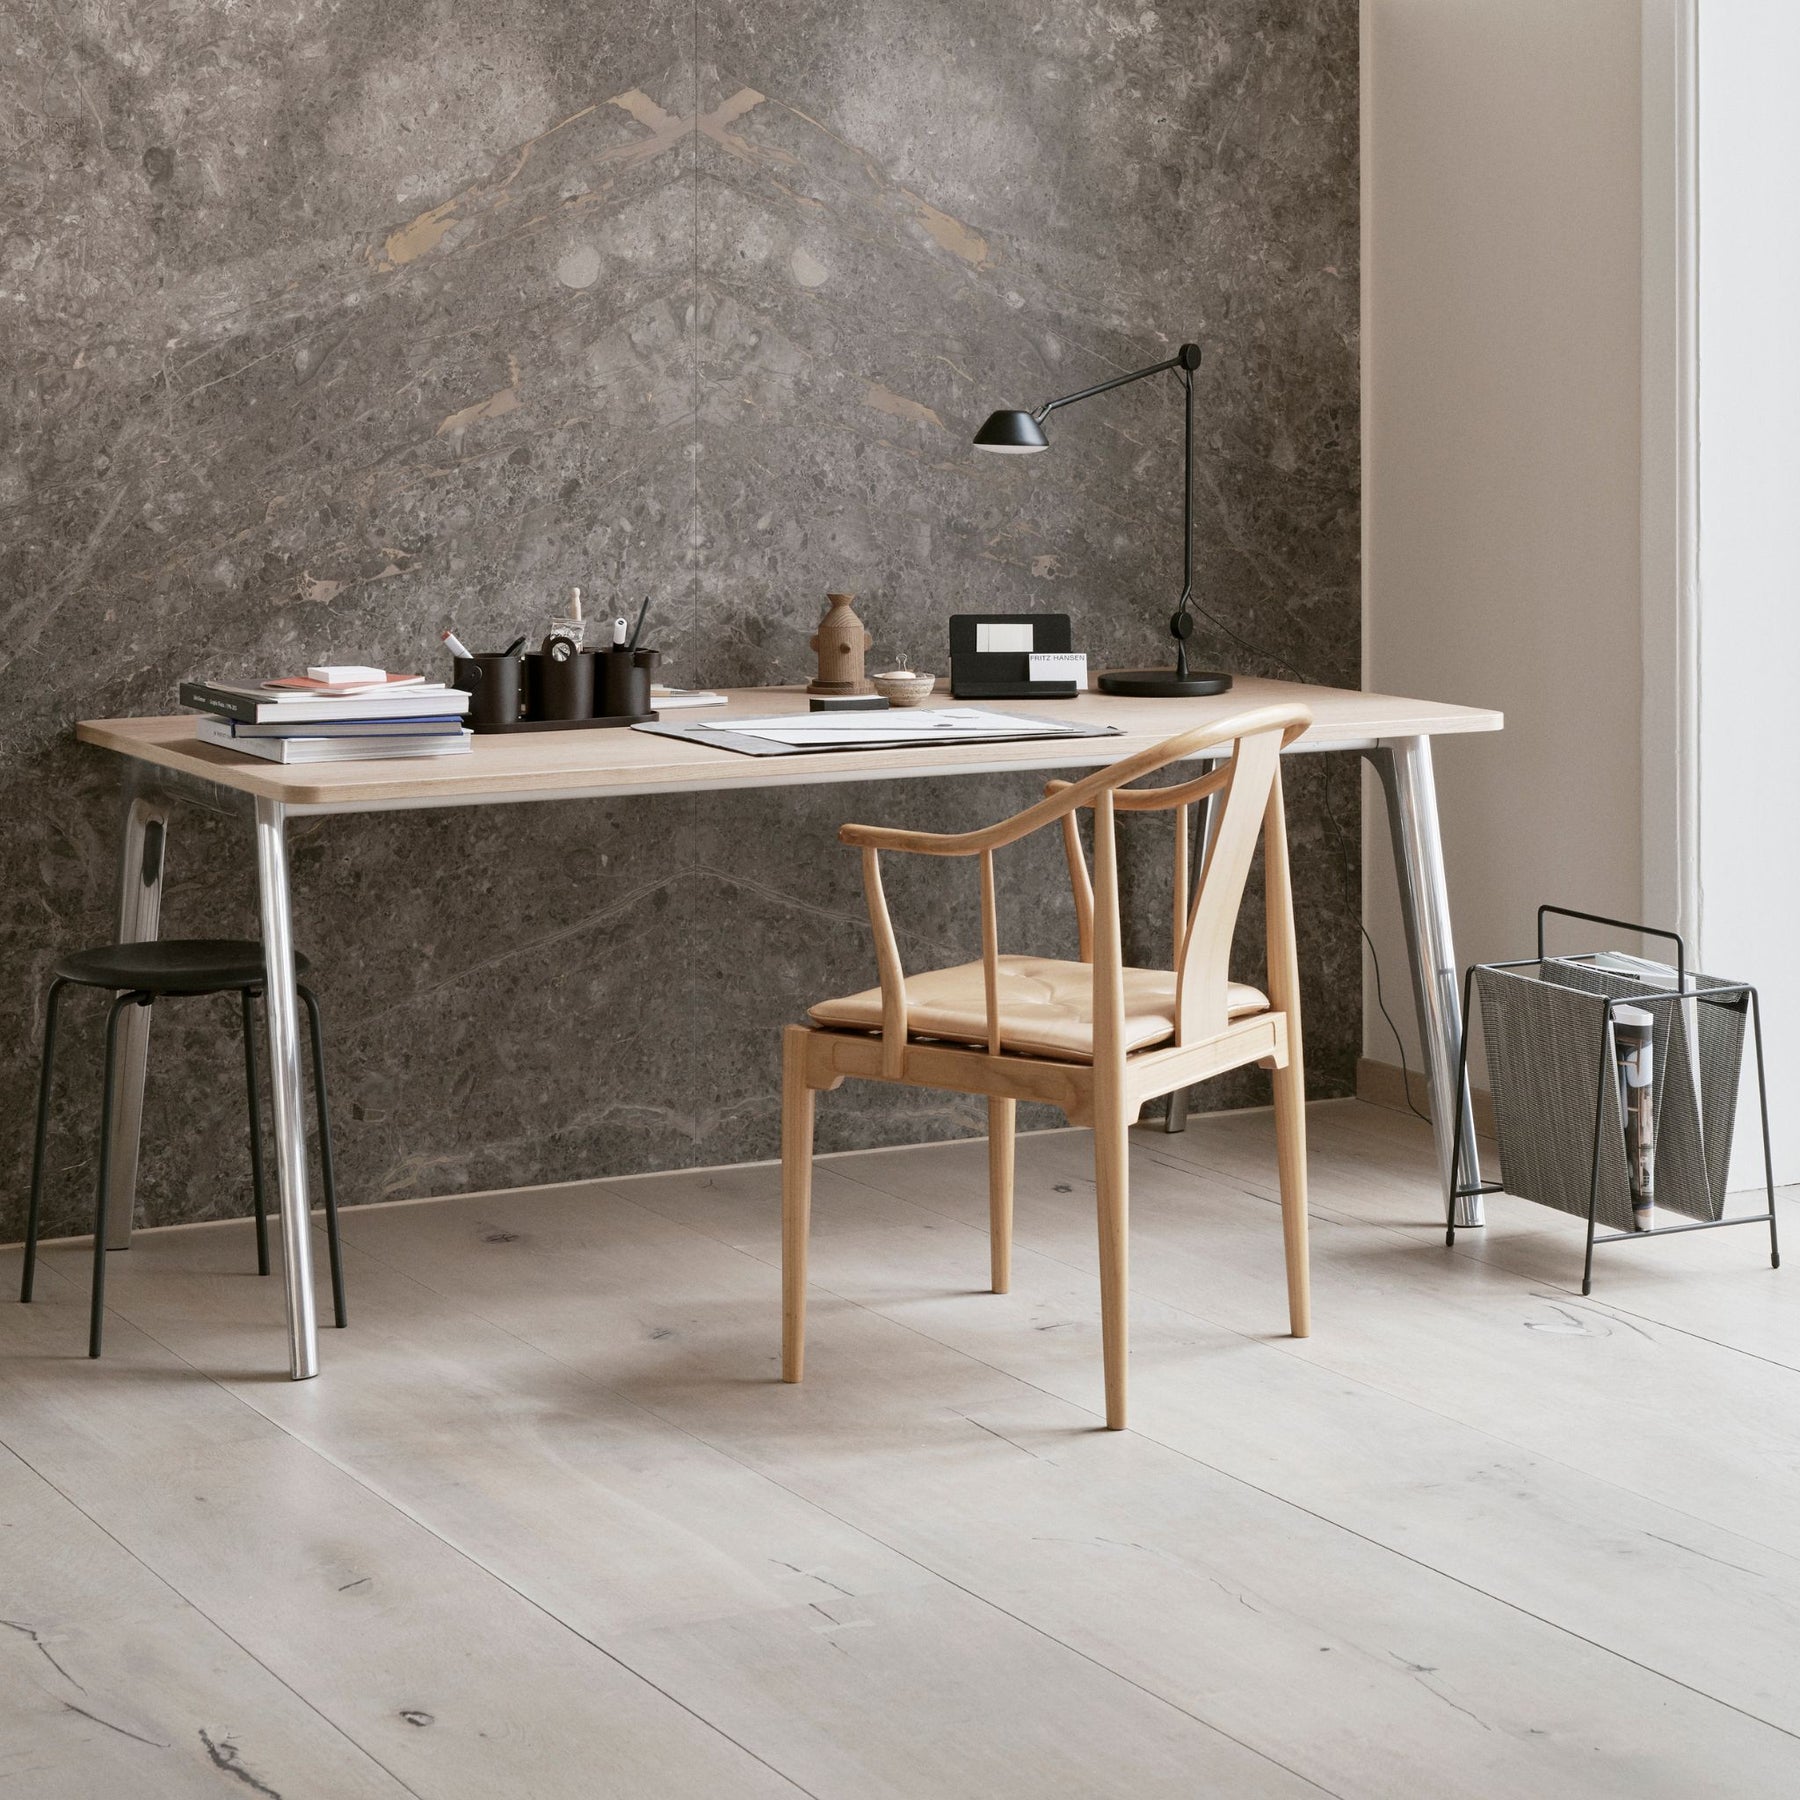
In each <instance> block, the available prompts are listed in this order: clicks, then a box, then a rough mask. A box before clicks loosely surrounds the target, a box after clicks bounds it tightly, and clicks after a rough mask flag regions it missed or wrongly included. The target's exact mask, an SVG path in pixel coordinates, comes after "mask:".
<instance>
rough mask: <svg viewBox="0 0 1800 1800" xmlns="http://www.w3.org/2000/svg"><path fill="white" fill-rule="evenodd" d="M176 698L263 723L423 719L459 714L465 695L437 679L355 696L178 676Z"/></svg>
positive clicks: (464, 708) (221, 716)
mask: <svg viewBox="0 0 1800 1800" xmlns="http://www.w3.org/2000/svg"><path fill="white" fill-rule="evenodd" d="M179 698H180V700H181V704H182V705H183V706H185V707H188V708H190V709H191V710H192V711H194V712H201V713H210V714H212V716H213V717H214V718H219V719H236V720H237V721H239V723H241V724H244V725H266V724H270V723H272V722H273V721H275V720H277V719H281V720H294V719H338V720H345V719H427V718H433V717H435V716H437V715H439V714H442V713H458V714H460V713H465V712H467V711H468V710H469V696H468V695H467V694H466V693H464V692H463V691H462V689H461V688H452V687H445V686H444V685H443V684H442V683H441V682H428V683H421V684H419V685H416V686H411V687H408V688H406V689H404V690H403V691H401V692H398V693H392V694H374V695H369V696H365V697H363V698H361V699H357V698H336V697H333V696H329V695H309V694H304V693H294V692H292V691H291V690H290V691H289V693H287V694H286V695H284V694H282V693H281V692H279V691H278V690H274V689H271V688H270V687H269V686H268V685H267V683H265V682H260V681H247V682H235V681H184V682H183V683H182V684H181V688H180V694H179Z"/></svg>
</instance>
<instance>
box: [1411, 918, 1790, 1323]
mask: <svg viewBox="0 0 1800 1800" xmlns="http://www.w3.org/2000/svg"><path fill="white" fill-rule="evenodd" d="M1552 914H1554V915H1556V916H1557V917H1559V918H1564V919H1580V920H1584V921H1586V922H1587V923H1589V924H1594V925H1604V926H1607V927H1609V928H1611V929H1614V930H1618V931H1627V932H1637V933H1639V934H1641V935H1642V936H1645V937H1655V938H1666V939H1668V940H1669V941H1671V942H1672V943H1673V944H1674V945H1675V957H1676V962H1675V985H1674V986H1673V987H1668V986H1665V985H1659V984H1657V983H1656V982H1654V981H1649V980H1640V979H1637V978H1635V977H1633V976H1632V975H1630V974H1626V973H1621V972H1619V971H1618V970H1615V969H1609V968H1605V967H1602V966H1596V963H1595V961H1594V957H1595V953H1594V952H1585V953H1582V954H1579V955H1572V956H1557V957H1551V956H1546V955H1545V953H1544V920H1545V918H1546V917H1547V916H1549V915H1552ZM1476 999H1479V1001H1480V1003H1481V1020H1482V1034H1483V1040H1484V1042H1485V1044H1486V1046H1487V1057H1488V1082H1489V1086H1490V1088H1491V1090H1492V1093H1493V1097H1494V1120H1495V1125H1496V1127H1497V1129H1498V1133H1499V1138H1500V1168H1501V1176H1502V1178H1501V1179H1500V1180H1499V1181H1485V1182H1482V1183H1480V1184H1478V1185H1476V1186H1473V1187H1454V1186H1453V1187H1452V1191H1451V1194H1450V1196H1449V1206H1448V1216H1447V1218H1446V1228H1445V1236H1444V1241H1445V1243H1446V1244H1454V1243H1455V1242H1456V1223H1455V1202H1456V1200H1458V1199H1461V1198H1466V1197H1468V1196H1469V1195H1471V1194H1478V1193H1479V1194H1489V1193H1497V1192H1501V1191H1504V1192H1506V1193H1509V1194H1516V1195H1517V1196H1519V1197H1520V1198H1521V1199H1525V1200H1534V1201H1536V1202H1537V1203H1538V1204H1539V1205H1542V1206H1553V1207H1555V1208H1557V1209H1558V1210H1559V1211H1561V1212H1566V1213H1573V1214H1574V1215H1575V1216H1576V1217H1578V1218H1585V1219H1586V1220H1587V1253H1586V1259H1585V1261H1584V1262H1583V1265H1582V1271H1581V1291H1582V1292H1583V1293H1584V1294H1586V1293H1588V1292H1589V1291H1590V1290H1591V1289H1592V1287H1593V1275H1594V1246H1595V1244H1613V1243H1621V1242H1623V1241H1625V1240H1626V1239H1639V1238H1651V1237H1668V1236H1670V1235H1672V1234H1673V1233H1675V1232H1682V1231H1708V1230H1711V1229H1713V1228H1715V1227H1717V1226H1721V1225H1754V1224H1760V1223H1764V1222H1766V1223H1767V1225H1768V1227H1769V1261H1770V1264H1771V1266H1773V1267H1775V1268H1779V1267H1780V1266H1781V1250H1780V1244H1779V1242H1778V1240H1777V1238H1776V1235H1775V1175H1774V1165H1773V1159H1772V1158H1771V1156H1770V1152H1769V1097H1768V1091H1767V1088H1766V1086H1765V1084H1764V1080H1763V1052H1762V1012H1761V1007H1760V1005H1759V1003H1758V1000H1757V994H1756V989H1755V988H1753V987H1751V986H1749V985H1748V984H1747V983H1745V982H1741V981H1719V980H1716V979H1714V978H1713V977H1712V976H1710V975H1698V974H1694V973H1692V972H1691V971H1690V970H1689V969H1688V966H1687V946H1686V945H1685V944H1684V943H1683V942H1682V940H1681V939H1680V938H1679V937H1678V936H1676V934H1675V933H1674V932H1672V931H1658V930H1655V929H1654V928H1652V927H1650V926H1646V925H1634V924H1631V923H1629V922H1628V921H1626V920H1623V919H1608V918H1603V917H1601V916H1600V915H1599V914H1597V913H1583V912H1571V911H1570V910H1568V908H1566V907H1561V906H1540V907H1539V908H1538V915H1537V955H1536V956H1535V957H1532V958H1529V959H1527V960H1524V961H1520V962H1504V963H1477V964H1475V965H1473V966H1472V967H1471V968H1470V969H1469V971H1468V974H1467V976H1466V977H1465V978H1464V981H1463V1029H1462V1048H1461V1052H1460V1055H1459V1059H1458V1079H1459V1080H1461V1079H1463V1078H1465V1077H1466V1076H1467V1073H1468V1064H1469V1033H1470V1030H1471V1029H1472V1021H1473V1016H1474V1015H1473V1011H1472V1006H1473V1002H1474V1001H1475V1000H1476ZM1621 1006H1630V1007H1640V1008H1642V1009H1643V1010H1644V1011H1645V1012H1647V1013H1649V1014H1650V1015H1651V1017H1652V1019H1653V1020H1654V1027H1653V1045H1654V1065H1653V1077H1652V1089H1651V1091H1652V1096H1653V1109H1654V1113H1653V1116H1654V1119H1655V1182H1654V1202H1655V1211H1656V1213H1658V1214H1660V1213H1664V1212H1671V1213H1675V1214H1678V1215H1680V1216H1681V1217H1682V1219H1683V1220H1684V1223H1682V1224H1679V1225H1660V1224H1653V1225H1652V1226H1651V1227H1650V1228H1648V1229H1634V1227H1633V1216H1632V1205H1631V1184H1630V1179H1629V1176H1628V1173H1627V1169H1626V1155H1625V1133H1624V1119H1623V1114H1622V1111H1621V1106H1620V1098H1619V1080H1618V1064H1617V1049H1616V1044H1615V1039H1614V1026H1615V1014H1616V1011H1617V1009H1618V1008H1619V1007H1621ZM1746 1021H1748V1027H1749V1033H1750V1035H1751V1037H1752V1038H1753V1039H1754V1042H1755V1046H1756V1095H1757V1101H1758V1104H1759V1106H1760V1108H1761V1116H1762V1150H1763V1180H1764V1187H1765V1190H1766V1192H1767V1195H1768V1210H1767V1211H1766V1212H1760V1213H1747V1214H1743V1215H1741V1216H1738V1217H1735V1218H1730V1219H1727V1218H1725V1217H1724V1216H1723V1214H1724V1210H1725V1184H1726V1179H1727V1176H1728V1174H1729V1171H1730V1165H1731V1139H1732V1133H1733V1129H1734V1127H1735V1124H1736V1120H1737V1106H1738V1081H1739V1076H1740V1074H1741V1072H1742V1069H1743V1057H1744V1038H1745V1027H1746ZM1462 1131H1463V1123H1462V1118H1461V1116H1460V1115H1459V1117H1458V1119H1457V1122H1456V1130H1455V1155H1454V1156H1453V1157H1452V1159H1451V1163H1450V1167H1451V1168H1452V1169H1456V1168H1458V1167H1460V1163H1459V1161H1458V1160H1457V1158H1459V1157H1460V1156H1461V1153H1462V1142H1461V1140H1462ZM1599 1227H1607V1228H1608V1229H1605V1230H1599V1229H1597V1228H1599Z"/></svg>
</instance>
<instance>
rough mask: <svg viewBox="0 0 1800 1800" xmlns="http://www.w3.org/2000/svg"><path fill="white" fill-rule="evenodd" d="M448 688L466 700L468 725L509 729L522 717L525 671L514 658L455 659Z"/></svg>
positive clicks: (452, 662) (472, 657) (466, 657)
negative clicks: (501, 726) (460, 690)
mask: <svg viewBox="0 0 1800 1800" xmlns="http://www.w3.org/2000/svg"><path fill="white" fill-rule="evenodd" d="M450 680H451V684H452V685H453V686H455V687H459V688H461V689H462V690H463V692H464V693H465V694H467V695H468V696H469V723H470V724H471V725H511V724H513V723H514V722H515V721H516V720H518V719H520V718H523V717H524V714H525V670H524V665H523V664H522V663H521V661H520V659H519V658H518V657H516V656H503V655H498V654H495V655H491V656H457V657H453V658H452V659H451V676H450Z"/></svg>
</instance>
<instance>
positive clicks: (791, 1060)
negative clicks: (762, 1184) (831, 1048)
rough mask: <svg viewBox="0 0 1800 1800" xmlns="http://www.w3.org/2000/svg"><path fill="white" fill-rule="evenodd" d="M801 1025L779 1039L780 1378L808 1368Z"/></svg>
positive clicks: (808, 1185)
mask: <svg viewBox="0 0 1800 1800" xmlns="http://www.w3.org/2000/svg"><path fill="white" fill-rule="evenodd" d="M809 1035H810V1034H809V1033H808V1031H807V1029H806V1027H805V1026H804V1025H790V1026H789V1027H788V1028H787V1031H786V1032H785V1033H784V1034H783V1036H782V1040H781V1379H782V1380H783V1381H798V1380H799V1379H800V1378H801V1376H802V1375H803V1374H804V1373H805V1368H806V1240H807V1233H808V1230H809V1228H810V1226H811V1224H812V1157H813V1108H814V1097H813V1090H812V1089H811V1088H810V1087H808V1086H807V1082H806V1044H807V1039H808V1037H809Z"/></svg>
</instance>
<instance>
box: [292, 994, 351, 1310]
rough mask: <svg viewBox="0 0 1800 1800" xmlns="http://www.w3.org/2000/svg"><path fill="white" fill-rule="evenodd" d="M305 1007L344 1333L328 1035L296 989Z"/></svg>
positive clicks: (315, 1009)
mask: <svg viewBox="0 0 1800 1800" xmlns="http://www.w3.org/2000/svg"><path fill="white" fill-rule="evenodd" d="M296 991H297V992H298V994H299V996H300V998H301V1000H302V1001H303V1002H304V1003H305V1006H306V1022H307V1029H308V1031H309V1032H310V1034H311V1037H312V1067H313V1104H314V1105H315V1106H316V1107H317V1108H318V1111H319V1173H320V1175H321V1177H322V1178H323V1179H322V1182H321V1185H322V1186H323V1187H324V1189H325V1247H326V1249H327V1251H328V1252H329V1253H330V1256H331V1312H332V1317H333V1318H334V1319H335V1320H336V1321H337V1328H338V1330H339V1331H342V1330H343V1329H344V1327H345V1326H346V1325H347V1324H348V1323H349V1322H350V1321H349V1314H348V1313H346V1312H345V1310H344V1258H343V1253H342V1251H341V1249H340V1248H339V1245H338V1203H337V1174H336V1172H335V1170H334V1169H333V1166H332V1161H331V1103H330V1101H329V1100H328V1099H327V1098H326V1094H325V1034H324V1031H323V1029H322V1028H321V1026H320V1024H319V1003H318V1001H317V1000H316V999H315V998H314V997H313V991H312V989H311V988H309V987H305V986H297V987H296Z"/></svg>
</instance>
